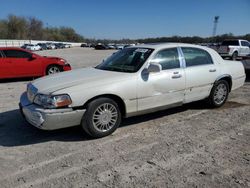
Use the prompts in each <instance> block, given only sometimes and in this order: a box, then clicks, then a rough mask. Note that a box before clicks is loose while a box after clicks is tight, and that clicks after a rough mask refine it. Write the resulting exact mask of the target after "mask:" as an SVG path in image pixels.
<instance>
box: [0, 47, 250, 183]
mask: <svg viewBox="0 0 250 188" xmlns="http://www.w3.org/2000/svg"><path fill="white" fill-rule="evenodd" d="M39 53H40V54H43V55H53V56H60V57H63V58H65V59H67V60H68V61H69V62H70V63H71V65H72V67H73V68H79V67H85V66H90V65H93V64H97V63H98V62H100V61H101V60H102V59H103V58H105V57H107V55H109V54H111V53H113V51H95V50H92V49H81V48H73V49H64V50H53V51H44V52H39ZM29 81H30V80H27V79H25V80H8V81H2V82H1V83H0V90H1V92H0V187H1V188H2V187H3V188H5V187H11V188H12V187H250V144H249V143H250V94H249V91H250V78H249V76H248V79H247V81H246V83H245V85H244V86H243V87H241V88H240V89H238V90H236V91H233V92H232V93H231V94H230V97H229V100H228V102H227V103H226V104H225V105H224V106H223V107H222V108H219V109H209V108H207V107H206V106H205V105H203V103H201V102H197V103H192V104H188V105H184V106H182V107H178V108H174V109H170V110H165V111H161V112H157V113H153V114H149V115H144V116H139V117H134V118H129V119H126V120H125V121H124V123H123V124H122V126H121V127H120V128H119V129H118V130H117V131H116V132H115V133H113V134H112V135H111V136H108V137H105V138H101V139H96V140H94V139H91V138H89V137H88V136H87V135H86V134H84V133H83V131H82V130H81V128H80V127H73V128H67V129H62V130H56V131H50V132H49V131H41V130H38V129H36V128H34V127H32V126H30V125H28V124H27V123H26V122H25V121H24V120H23V118H22V117H21V115H20V113H19V111H18V101H19V96H20V94H21V93H22V92H23V91H24V90H25V87H26V84H27V83H28V82H29Z"/></svg>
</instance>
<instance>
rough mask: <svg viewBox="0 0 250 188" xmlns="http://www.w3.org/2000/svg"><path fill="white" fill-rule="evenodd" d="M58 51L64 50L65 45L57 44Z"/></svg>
mask: <svg viewBox="0 0 250 188" xmlns="http://www.w3.org/2000/svg"><path fill="white" fill-rule="evenodd" d="M55 46H56V49H62V48H65V45H64V44H63V43H55Z"/></svg>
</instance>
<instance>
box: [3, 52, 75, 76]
mask: <svg viewBox="0 0 250 188" xmlns="http://www.w3.org/2000/svg"><path fill="white" fill-rule="evenodd" d="M68 70H71V67H70V64H68V63H67V62H66V60H64V59H62V58H58V57H43V56H40V55H37V54H34V53H32V52H30V51H28V50H24V49H21V48H12V47H11V48H10V47H6V48H5V47H2V48H1V47H0V79H3V78H17V77H36V76H44V75H49V74H54V73H57V72H61V71H68Z"/></svg>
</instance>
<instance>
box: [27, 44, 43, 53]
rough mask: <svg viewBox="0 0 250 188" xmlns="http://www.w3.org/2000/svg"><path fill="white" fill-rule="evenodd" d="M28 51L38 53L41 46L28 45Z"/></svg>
mask: <svg viewBox="0 0 250 188" xmlns="http://www.w3.org/2000/svg"><path fill="white" fill-rule="evenodd" d="M26 49H27V50H31V51H38V50H41V49H42V48H41V46H39V45H37V44H28V45H27V46H26Z"/></svg>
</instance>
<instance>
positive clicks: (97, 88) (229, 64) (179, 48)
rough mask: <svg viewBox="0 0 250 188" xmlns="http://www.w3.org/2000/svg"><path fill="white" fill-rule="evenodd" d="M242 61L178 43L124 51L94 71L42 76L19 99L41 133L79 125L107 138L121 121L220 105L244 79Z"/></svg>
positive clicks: (205, 48) (27, 115) (25, 112)
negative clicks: (190, 106) (182, 108)
mask: <svg viewBox="0 0 250 188" xmlns="http://www.w3.org/2000/svg"><path fill="white" fill-rule="evenodd" d="M245 77H246V75H245V72H244V68H243V65H242V63H241V62H237V61H229V60H223V59H222V58H221V57H220V55H219V54H218V53H217V52H216V51H214V50H213V49H210V48H207V47H202V46H196V45H190V44H179V43H165V44H151V45H142V46H134V47H129V48H125V49H123V50H121V51H118V52H117V53H114V54H113V55H112V56H111V57H109V58H108V59H106V60H105V61H103V63H101V64H100V65H98V66H96V67H95V68H84V69H77V70H73V71H69V72H64V73H59V74H56V75H53V76H47V77H43V78H40V79H37V80H35V81H33V82H32V83H30V84H28V86H27V92H25V93H23V94H22V96H21V99H20V108H21V111H22V113H23V115H24V117H25V118H26V120H27V121H28V122H29V123H31V124H32V125H34V126H36V127H38V128H40V129H46V130H53V129H59V128H65V127H70V126H75V125H81V126H82V127H83V129H84V130H85V131H86V132H87V133H88V134H89V135H91V136H93V137H96V138H97V137H103V136H106V135H109V134H111V133H112V132H114V131H115V130H116V128H117V127H118V126H119V125H120V123H121V120H122V118H125V117H130V116H135V115H139V114H145V113H150V112H154V111H157V110H162V109H166V108H169V107H173V106H178V105H182V104H185V103H189V102H192V101H198V100H202V99H207V101H208V102H209V104H210V105H211V106H213V107H220V106H222V105H223V104H224V103H225V101H226V100H227V97H228V94H229V92H230V91H232V90H235V89H237V88H239V87H241V86H242V85H243V84H244V81H245Z"/></svg>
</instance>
